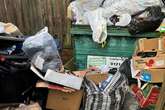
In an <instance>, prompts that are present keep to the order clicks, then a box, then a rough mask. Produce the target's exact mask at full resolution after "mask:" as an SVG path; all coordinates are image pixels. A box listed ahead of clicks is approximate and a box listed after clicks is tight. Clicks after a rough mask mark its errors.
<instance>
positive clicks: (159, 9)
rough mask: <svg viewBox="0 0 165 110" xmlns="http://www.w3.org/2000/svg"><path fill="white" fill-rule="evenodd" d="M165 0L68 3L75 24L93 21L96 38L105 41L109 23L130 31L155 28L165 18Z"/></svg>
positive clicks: (92, 25)
mask: <svg viewBox="0 0 165 110" xmlns="http://www.w3.org/2000/svg"><path fill="white" fill-rule="evenodd" d="M164 7H165V4H164V0H147V1H144V0H136V1H134V0H75V1H73V2H71V3H70V5H69V7H68V10H69V11H68V17H69V18H70V19H71V20H72V21H73V24H76V25H77V24H79V25H90V27H91V29H92V31H93V35H92V37H93V40H94V42H97V43H103V42H105V40H106V38H107V26H122V27H128V30H129V32H130V33H131V34H139V33H143V32H152V31H155V30H156V29H157V28H158V27H159V26H160V24H161V22H162V21H163V19H164V16H165V15H164V13H163V12H165V8H164Z"/></svg>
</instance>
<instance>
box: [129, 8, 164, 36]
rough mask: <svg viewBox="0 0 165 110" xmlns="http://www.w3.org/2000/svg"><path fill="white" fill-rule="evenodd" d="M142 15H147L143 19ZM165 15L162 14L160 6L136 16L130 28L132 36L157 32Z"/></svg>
mask: <svg viewBox="0 0 165 110" xmlns="http://www.w3.org/2000/svg"><path fill="white" fill-rule="evenodd" d="M141 15H145V16H144V17H141ZM164 17H165V14H164V13H163V12H161V8H160V7H159V6H154V7H148V8H146V9H145V10H144V11H142V12H140V13H138V14H136V15H135V16H134V17H133V18H132V21H131V23H130V24H129V26H128V30H129V32H130V33H131V34H138V33H143V32H152V31H155V30H156V29H157V28H158V27H159V26H160V24H161V22H162V21H163V19H164Z"/></svg>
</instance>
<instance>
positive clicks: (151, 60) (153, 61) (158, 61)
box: [132, 52, 165, 70]
mask: <svg viewBox="0 0 165 110" xmlns="http://www.w3.org/2000/svg"><path fill="white" fill-rule="evenodd" d="M132 59H133V65H134V68H135V69H136V70H138V69H148V68H165V53H164V52H156V56H151V57H142V56H137V55H135V56H133V57H132Z"/></svg>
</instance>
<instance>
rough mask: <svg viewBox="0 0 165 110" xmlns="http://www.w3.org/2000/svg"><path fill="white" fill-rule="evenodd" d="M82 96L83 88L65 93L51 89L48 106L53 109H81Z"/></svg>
mask: <svg viewBox="0 0 165 110" xmlns="http://www.w3.org/2000/svg"><path fill="white" fill-rule="evenodd" d="M82 97H83V91H82V90H79V91H76V92H72V93H65V92H61V91H57V90H55V91H50V93H49V94H48V98H47V106H46V108H48V109H52V110H79V109H80V104H81V100H82Z"/></svg>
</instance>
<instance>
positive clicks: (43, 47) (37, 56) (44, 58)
mask: <svg viewBox="0 0 165 110" xmlns="http://www.w3.org/2000/svg"><path fill="white" fill-rule="evenodd" d="M23 50H24V52H25V53H26V54H27V55H28V56H29V58H30V59H31V62H32V64H33V65H34V66H35V67H36V68H38V69H39V70H41V71H42V72H44V73H45V72H46V71H47V69H52V70H55V71H59V70H60V69H61V67H62V61H61V58H60V56H59V52H58V49H57V46H56V43H55V41H54V39H53V37H52V36H51V35H50V34H49V33H48V28H47V27H45V28H44V29H42V30H41V31H40V32H38V33H37V34H36V35H34V36H32V37H29V38H27V39H26V40H25V42H24V43H23Z"/></svg>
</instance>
